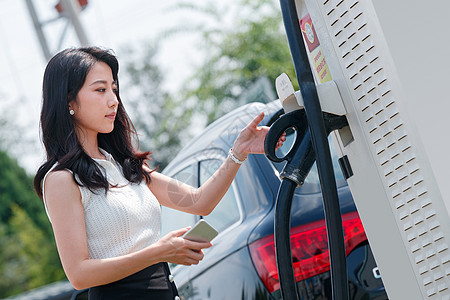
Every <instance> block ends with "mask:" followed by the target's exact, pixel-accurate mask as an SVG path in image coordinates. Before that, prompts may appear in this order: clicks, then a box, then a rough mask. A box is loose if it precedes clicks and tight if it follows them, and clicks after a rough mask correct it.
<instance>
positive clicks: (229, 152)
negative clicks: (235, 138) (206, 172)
mask: <svg viewBox="0 0 450 300" xmlns="http://www.w3.org/2000/svg"><path fill="white" fill-rule="evenodd" d="M228 156H229V157H230V158H231V159H232V160H233V161H234V162H235V163H237V164H238V165H242V164H243V163H244V161H245V159H244V160H239V159H238V158H237V157H236V156H234V153H233V149H230V150H229V151H228Z"/></svg>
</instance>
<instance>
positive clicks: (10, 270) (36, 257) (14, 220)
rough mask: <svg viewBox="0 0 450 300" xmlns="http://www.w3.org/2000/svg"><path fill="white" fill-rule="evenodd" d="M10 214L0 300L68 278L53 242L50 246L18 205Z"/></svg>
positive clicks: (0, 246) (1, 246) (2, 247)
mask: <svg viewBox="0 0 450 300" xmlns="http://www.w3.org/2000/svg"><path fill="white" fill-rule="evenodd" d="M11 210H12V217H11V220H10V223H9V231H10V232H9V234H6V235H3V237H2V239H1V242H0V254H1V256H2V262H1V264H0V270H1V273H2V274H3V276H2V278H3V280H1V281H0V296H8V295H13V294H16V293H19V292H23V291H26V290H30V289H33V288H36V287H39V286H42V285H44V284H47V283H51V282H54V281H57V280H61V279H63V278H65V275H64V272H63V270H62V268H61V265H60V263H59V258H58V254H57V253H56V246H55V244H54V242H49V239H48V237H47V236H46V234H45V233H44V231H43V230H42V229H40V228H39V227H37V226H36V225H35V224H34V222H33V221H32V220H31V218H30V217H29V216H28V214H27V213H26V212H25V211H24V210H23V209H22V208H20V207H19V206H18V205H17V204H13V205H12V207H11ZM3 227H4V226H3ZM3 230H4V229H3Z"/></svg>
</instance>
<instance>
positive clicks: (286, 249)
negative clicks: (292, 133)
mask: <svg viewBox="0 0 450 300" xmlns="http://www.w3.org/2000/svg"><path fill="white" fill-rule="evenodd" d="M280 5H281V11H282V15H283V22H284V26H285V30H286V35H287V38H288V42H289V48H290V50H291V55H292V59H293V62H294V68H295V72H296V76H297V79H298V83H299V87H300V92H301V95H302V98H303V102H304V112H303V113H297V114H304V116H306V118H303V121H304V122H305V124H308V125H307V127H308V128H307V129H305V128H306V125H298V121H294V122H297V123H295V124H296V125H295V126H294V127H299V128H301V129H302V130H303V129H305V130H303V131H300V132H303V135H302V141H301V142H297V141H296V142H295V143H294V147H293V148H292V149H291V151H290V153H291V154H288V155H287V159H286V160H287V161H288V162H287V164H286V166H285V168H284V169H283V172H282V173H281V174H280V175H281V176H282V178H283V181H282V184H281V186H280V189H279V192H278V196H277V204H276V211H275V246H276V249H275V250H276V255H277V267H278V273H279V278H280V288H281V294H282V297H283V299H289V300H294V299H298V294H297V289H296V283H295V277H294V273H293V267H292V256H291V245H290V209H291V203H292V196H293V193H294V191H295V187H296V186H298V185H301V184H303V181H304V177H306V175H307V173H308V172H309V169H310V167H309V169H308V166H309V165H311V166H312V164H311V162H310V158H311V157H312V154H314V156H313V157H314V159H315V160H316V161H317V170H318V173H319V179H320V184H321V188H322V195H323V202H324V211H325V222H326V226H327V236H328V249H329V251H330V265H331V270H330V272H331V283H332V295H333V299H335V300H347V299H348V297H349V293H348V280H347V260H346V253H345V244H344V234H343V229H342V218H341V213H340V207H339V199H338V195H337V187H336V181H335V177H334V170H333V164H332V161H331V154H330V148H329V145H328V133H329V132H330V131H331V130H332V129H333V128H334V129H338V127H340V126H342V127H343V126H345V125H346V119H345V117H339V116H334V115H330V114H324V113H322V110H321V106H320V103H319V98H318V95H317V90H316V85H315V82H314V77H313V74H312V72H311V68H310V65H309V61H308V56H307V53H306V49H305V45H304V42H303V37H302V34H301V30H300V26H299V18H298V15H297V9H296V5H295V1H294V0H280ZM300 111H303V110H300ZM291 113H292V112H291ZM291 113H289V114H291ZM286 115H288V114H286ZM280 119H282V117H281V118H280ZM306 119H307V121H306ZM276 122H277V121H276ZM276 122H275V123H276ZM280 122H281V121H280ZM275 123H274V125H275ZM274 125H272V126H274ZM280 127H285V126H284V125H283V126H280ZM335 127H336V128H335ZM342 127H340V128H342ZM296 129H297V128H296ZM334 129H333V130H334ZM271 130H272V128H271ZM276 131H277V132H276V133H275V134H273V135H270V131H269V134H268V138H270V139H271V141H270V143H269V142H267V143H266V144H265V147H266V154H268V152H267V151H268V150H270V149H268V148H270V147H271V146H273V149H274V148H275V146H274V145H275V144H273V140H274V138H275V137H278V138H279V136H280V134H282V132H281V133H280V130H279V129H277V130H276ZM297 131H298V130H297ZM278 138H277V139H276V140H275V142H276V141H277V140H278ZM298 138H299V134H298V132H297V139H298ZM266 139H267V138H266ZM269 144H270V145H269ZM300 145H302V147H300ZM270 151H272V150H270ZM274 151H275V150H273V152H274ZM295 151H299V152H303V153H296V152H295ZM272 154H273V153H272V152H271V153H270V155H269V154H268V157H269V158H271V159H272V158H275V159H279V158H276V156H275V155H272ZM314 159H313V160H312V163H314ZM275 161H276V160H275ZM305 170H307V172H306V174H305Z"/></svg>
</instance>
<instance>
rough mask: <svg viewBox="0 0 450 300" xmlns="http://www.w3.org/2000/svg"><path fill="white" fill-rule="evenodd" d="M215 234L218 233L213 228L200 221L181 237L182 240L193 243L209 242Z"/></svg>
mask: <svg viewBox="0 0 450 300" xmlns="http://www.w3.org/2000/svg"><path fill="white" fill-rule="evenodd" d="M217 234H218V232H217V230H216V229H214V227H212V226H211V225H209V224H208V222H206V221H205V220H203V219H200V220H199V221H198V222H197V223H196V224H195V225H194V226H192V228H191V229H189V231H188V232H186V233H185V234H184V235H183V238H185V239H187V240H190V241H195V242H210V241H211V240H212V239H213V238H215V237H216V236H217Z"/></svg>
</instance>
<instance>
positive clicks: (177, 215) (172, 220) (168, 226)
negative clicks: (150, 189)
mask: <svg viewBox="0 0 450 300" xmlns="http://www.w3.org/2000/svg"><path fill="white" fill-rule="evenodd" d="M196 174H197V168H196V166H195V165H190V166H189V167H187V168H184V169H183V170H181V171H180V172H178V173H176V174H175V175H174V176H172V178H174V179H176V180H179V181H181V182H184V183H186V184H189V185H190V186H193V187H197V175H196ZM195 222H196V216H195V215H192V214H188V213H185V212H182V211H179V210H175V209H171V208H168V207H164V206H163V207H161V236H163V235H165V234H167V233H169V232H170V231H173V230H177V229H180V228H183V227H187V226H192V225H194V224H195Z"/></svg>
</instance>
